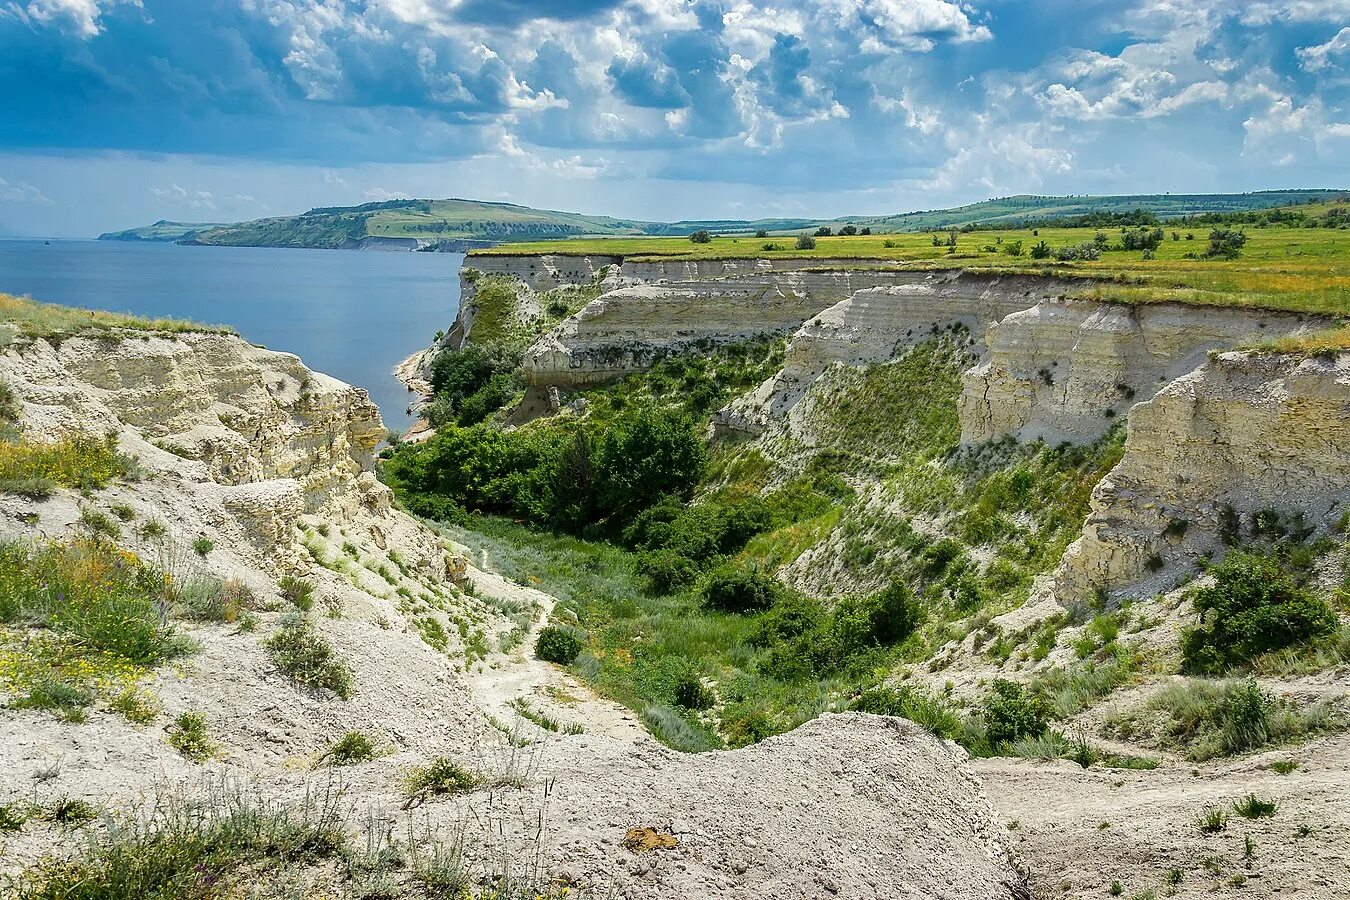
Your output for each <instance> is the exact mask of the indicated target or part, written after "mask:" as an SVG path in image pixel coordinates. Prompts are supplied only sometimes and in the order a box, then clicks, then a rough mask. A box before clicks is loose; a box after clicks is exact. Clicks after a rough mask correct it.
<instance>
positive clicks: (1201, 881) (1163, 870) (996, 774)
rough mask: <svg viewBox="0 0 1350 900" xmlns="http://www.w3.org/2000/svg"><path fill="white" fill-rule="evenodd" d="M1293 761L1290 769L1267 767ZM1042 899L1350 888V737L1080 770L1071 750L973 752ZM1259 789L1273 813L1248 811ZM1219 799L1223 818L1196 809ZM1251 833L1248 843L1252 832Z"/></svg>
mask: <svg viewBox="0 0 1350 900" xmlns="http://www.w3.org/2000/svg"><path fill="white" fill-rule="evenodd" d="M1279 760H1290V761H1295V762H1297V763H1298V767H1297V768H1296V769H1294V770H1293V771H1292V772H1290V773H1289V774H1287V775H1280V774H1278V773H1277V772H1276V771H1274V770H1273V769H1271V768H1269V766H1270V765H1271V763H1274V762H1276V761H1279ZM974 768H975V769H976V771H977V772H978V773H979V774H980V776H981V777H982V778H983V779H984V782H985V790H986V792H987V793H988V795H989V799H990V801H991V802H992V803H993V805H994V808H995V810H996V811H997V812H998V814H999V815H1000V816H1001V817H1002V818H1003V820H1004V823H1005V824H1007V825H1009V827H1010V828H1011V832H1010V837H1011V839H1012V843H1013V846H1014V847H1015V848H1016V849H1017V852H1018V853H1019V854H1021V855H1022V857H1023V859H1024V860H1025V861H1026V862H1027V863H1028V864H1029V865H1030V866H1031V870H1032V886H1033V888H1034V890H1035V896H1036V897H1038V898H1061V897H1063V898H1094V900H1095V898H1101V897H1107V896H1111V895H1113V894H1114V893H1115V891H1114V889H1113V887H1112V885H1113V883H1115V882H1119V883H1120V887H1121V890H1120V892H1119V895H1120V896H1123V897H1125V898H1127V900H1130V898H1138V897H1149V896H1150V894H1149V892H1150V891H1152V892H1154V895H1156V896H1158V897H1167V896H1178V897H1196V898H1198V897H1243V898H1258V897H1280V896H1293V895H1297V896H1299V897H1308V898H1328V900H1329V898H1333V897H1347V896H1350V843H1348V842H1347V841H1346V837H1345V836H1346V835H1347V834H1350V796H1347V794H1346V792H1345V785H1346V783H1347V782H1348V781H1350V735H1344V734H1342V735H1337V736H1335V737H1329V738H1324V739H1322V740H1318V741H1314V742H1310V743H1308V744H1305V745H1303V746H1298V747H1290V748H1285V749H1281V750H1274V751H1271V752H1268V753H1263V754H1259V755H1256V756H1251V757H1247V758H1245V759H1241V760H1237V761H1229V762H1223V763H1203V764H1198V765H1196V764H1191V763H1182V764H1179V765H1169V766H1165V767H1162V768H1158V769H1155V770H1153V771H1124V770H1116V769H1104V768H1100V767H1095V766H1094V767H1093V768H1091V769H1082V768H1080V767H1079V766H1078V765H1077V764H1076V763H1073V762H1069V761H1067V760H1058V761H1055V762H1032V761H1027V760H1018V759H1008V758H1001V759H987V760H976V761H975V764H974ZM1249 793H1255V794H1256V795H1257V796H1258V797H1260V798H1261V799H1263V800H1274V801H1276V802H1277V803H1278V804H1279V806H1278V808H1277V809H1276V811H1275V814H1274V815H1272V816H1269V817H1263V818H1258V819H1246V818H1243V817H1241V816H1239V815H1237V814H1236V813H1235V812H1234V810H1233V806H1232V804H1233V801H1235V800H1238V799H1241V798H1243V797H1245V796H1247V795H1248V794H1249ZM1214 806H1222V807H1225V808H1226V811H1227V813H1228V815H1229V819H1228V822H1227V827H1226V828H1225V829H1224V830H1222V831H1219V832H1215V833H1210V834H1206V833H1204V832H1202V831H1201V830H1200V827H1199V825H1198V823H1197V817H1198V816H1199V815H1200V813H1201V812H1202V811H1203V810H1205V809H1206V808H1207V807H1214ZM1248 837H1250V838H1251V841H1252V844H1251V852H1250V853H1249V852H1248V844H1247V838H1248Z"/></svg>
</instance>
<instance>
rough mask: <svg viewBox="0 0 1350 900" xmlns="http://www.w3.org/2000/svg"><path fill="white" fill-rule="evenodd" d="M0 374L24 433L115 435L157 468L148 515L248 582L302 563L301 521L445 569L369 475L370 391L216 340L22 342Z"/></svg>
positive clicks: (376, 433) (288, 359) (162, 337)
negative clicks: (378, 539)
mask: <svg viewBox="0 0 1350 900" xmlns="http://www.w3.org/2000/svg"><path fill="white" fill-rule="evenodd" d="M0 381H3V382H4V383H5V384H6V385H8V386H9V387H10V388H11V389H12V390H13V391H14V392H15V394H16V396H17V397H18V398H19V400H20V401H21V404H22V407H23V417H22V421H23V426H24V433H25V435H26V436H27V437H28V438H29V439H31V440H49V439H52V438H54V437H56V436H59V435H61V434H66V433H84V434H107V433H113V434H116V435H118V438H119V443H120V445H121V446H122V448H123V449H124V450H126V451H127V452H129V453H132V454H134V455H135V456H137V457H138V458H140V459H141V461H142V463H143V464H144V465H145V466H146V467H147V469H148V470H149V471H150V472H157V473H164V474H165V475H166V479H165V480H164V481H163V485H164V486H163V487H154V488H153V489H152V490H150V491H149V494H150V495H151V497H152V499H153V501H154V502H153V504H152V505H154V506H157V507H158V512H157V513H155V516H156V517H157V518H159V519H163V520H166V521H167V524H170V525H174V524H177V525H178V526H181V528H180V529H175V530H178V531H179V533H180V534H181V535H182V538H181V540H183V541H184V542H190V540H191V539H192V538H193V537H198V536H206V537H208V538H210V539H211V540H212V541H213V543H215V544H218V545H220V546H222V547H229V548H233V550H231V551H229V552H228V555H229V556H232V557H234V558H235V560H236V562H231V563H230V565H231V566H234V565H236V564H237V566H238V568H240V569H241V570H244V571H247V572H248V573H249V574H248V576H247V577H248V578H249V579H253V578H256V577H257V576H258V574H259V573H269V574H271V575H273V576H275V575H277V574H281V573H284V572H290V571H297V570H299V569H304V568H308V567H309V566H311V565H312V564H313V563H312V561H311V560H309V559H308V555H307V554H306V553H305V552H304V551H303V550H302V549H301V548H300V547H299V545H298V539H299V536H300V534H299V531H298V530H297V525H298V524H299V523H300V522H301V521H302V520H303V518H304V517H319V518H322V519H324V520H325V521H329V522H332V523H336V524H338V525H342V526H345V525H354V526H359V529H360V530H362V531H367V532H368V531H369V530H371V529H373V530H376V531H380V532H381V533H382V534H392V533H400V534H401V535H402V536H403V537H404V538H405V539H406V540H407V542H408V546H409V547H416V548H417V549H416V551H415V552H411V551H410V553H409V556H410V558H412V557H415V558H416V559H418V560H419V561H420V562H419V564H420V565H421V566H422V567H423V568H424V569H425V570H426V571H428V572H432V571H443V570H444V569H445V565H446V564H445V562H444V559H443V557H444V555H445V554H444V552H443V551H442V550H441V549H440V548H439V547H438V546H437V544H436V541H435V539H434V537H432V536H431V535H430V534H429V533H427V532H425V529H420V528H419V527H418V526H416V524H415V523H414V522H413V521H412V520H411V519H410V518H408V517H407V516H404V515H403V514H401V513H395V512H393V511H392V510H391V508H390V494H389V490H388V488H386V487H385V486H384V485H382V484H380V483H379V482H378V481H377V480H376V479H375V476H374V474H373V469H374V458H373V452H374V450H375V447H376V446H377V445H378V444H379V442H380V441H381V440H383V438H384V434H385V430H384V427H383V425H382V423H381V420H380V415H379V411H378V409H377V408H376V407H375V405H374V404H373V403H372V402H371V401H370V398H369V396H368V395H367V394H366V392H365V391H364V390H361V389H358V388H354V387H352V386H350V385H348V384H345V383H343V382H341V381H338V380H337V379H335V378H330V377H329V376H327V375H322V374H319V373H317V372H312V371H310V370H309V369H307V368H306V367H305V366H304V364H303V363H302V362H301V361H300V360H299V358H298V357H296V356H294V355H292V354H289V353H279V352H276V351H272V350H266V349H263V348H261V347H255V346H253V345H251V344H249V343H247V342H246V341H244V340H242V339H240V338H238V337H235V336H232V335H226V334H207V333H182V334H156V333H144V332H140V333H131V334H128V335H121V336H119V335H115V334H114V335H101V336H97V337H93V336H91V337H80V336H77V337H68V338H65V339H63V340H61V341H48V340H32V341H24V342H21V343H19V344H16V345H14V346H11V348H10V349H9V350H7V351H6V352H5V353H4V354H3V355H0ZM156 483H157V484H158V482H156ZM76 512H78V510H77V511H76ZM222 561H224V557H223V556H222ZM260 583H266V582H265V581H264V582H260Z"/></svg>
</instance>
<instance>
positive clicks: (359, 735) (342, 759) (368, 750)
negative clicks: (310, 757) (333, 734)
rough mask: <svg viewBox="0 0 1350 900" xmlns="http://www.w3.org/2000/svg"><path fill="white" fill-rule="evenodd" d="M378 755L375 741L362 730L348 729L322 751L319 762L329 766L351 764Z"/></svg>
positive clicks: (365, 760) (368, 759) (367, 760)
mask: <svg viewBox="0 0 1350 900" xmlns="http://www.w3.org/2000/svg"><path fill="white" fill-rule="evenodd" d="M378 755H379V753H378V752H377V751H376V749H375V742H374V741H372V740H371V739H370V738H369V737H367V736H366V734H365V733H364V732H360V731H348V732H347V733H346V734H344V735H343V736H342V737H340V738H338V739H337V740H336V741H334V742H333V744H332V746H330V747H329V748H328V749H327V750H325V751H324V754H323V756H321V757H319V762H320V763H327V764H328V765H330V766H352V765H356V764H357V763H363V762H369V761H370V760H372V759H374V758H375V757H376V756H378Z"/></svg>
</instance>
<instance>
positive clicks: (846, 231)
mask: <svg viewBox="0 0 1350 900" xmlns="http://www.w3.org/2000/svg"><path fill="white" fill-rule="evenodd" d="M839 233H840V234H841V235H843V236H844V237H852V236H853V235H855V234H857V233H858V226H857V225H845V226H844V227H843V228H840V229H839Z"/></svg>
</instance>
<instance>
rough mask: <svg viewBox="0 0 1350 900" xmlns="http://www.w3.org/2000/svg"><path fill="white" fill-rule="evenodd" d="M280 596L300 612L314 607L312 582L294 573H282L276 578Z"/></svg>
mask: <svg viewBox="0 0 1350 900" xmlns="http://www.w3.org/2000/svg"><path fill="white" fill-rule="evenodd" d="M277 587H278V588H280V589H281V598H282V599H283V600H285V601H286V602H288V603H290V604H291V605H292V606H294V607H295V608H296V609H298V610H300V611H301V612H309V611H310V610H311V609H313V608H314V584H313V582H310V581H307V580H306V579H304V578H300V577H298V576H295V575H283V576H281V578H279V579H278V580H277Z"/></svg>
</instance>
